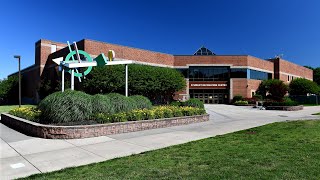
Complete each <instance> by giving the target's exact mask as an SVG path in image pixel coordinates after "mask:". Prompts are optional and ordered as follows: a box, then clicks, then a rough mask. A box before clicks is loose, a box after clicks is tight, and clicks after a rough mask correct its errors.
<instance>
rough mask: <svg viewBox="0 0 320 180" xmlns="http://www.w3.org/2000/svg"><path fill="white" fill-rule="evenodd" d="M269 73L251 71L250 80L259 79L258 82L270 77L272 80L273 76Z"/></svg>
mask: <svg viewBox="0 0 320 180" xmlns="http://www.w3.org/2000/svg"><path fill="white" fill-rule="evenodd" d="M270 74H271V73H267V72H261V71H256V70H252V69H250V79H257V80H266V79H269V78H270V77H271V78H272V74H271V75H270Z"/></svg>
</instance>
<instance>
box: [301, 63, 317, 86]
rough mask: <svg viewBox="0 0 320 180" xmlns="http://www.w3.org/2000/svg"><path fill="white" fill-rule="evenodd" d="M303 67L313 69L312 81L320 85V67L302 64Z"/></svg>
mask: <svg viewBox="0 0 320 180" xmlns="http://www.w3.org/2000/svg"><path fill="white" fill-rule="evenodd" d="M304 67H306V68H309V69H311V70H313V81H314V82H316V83H317V84H318V85H319V86H320V67H317V68H313V67H310V66H304Z"/></svg>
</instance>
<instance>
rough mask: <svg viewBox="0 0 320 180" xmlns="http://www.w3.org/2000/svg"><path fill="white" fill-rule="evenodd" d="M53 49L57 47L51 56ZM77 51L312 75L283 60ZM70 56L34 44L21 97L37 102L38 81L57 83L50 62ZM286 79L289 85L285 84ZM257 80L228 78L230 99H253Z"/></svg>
mask: <svg viewBox="0 0 320 180" xmlns="http://www.w3.org/2000/svg"><path fill="white" fill-rule="evenodd" d="M52 45H53V47H56V49H53V50H56V51H55V52H52V48H53V47H52ZM77 46H78V49H81V50H84V51H86V52H87V53H89V54H90V55H91V56H93V57H95V56H97V55H99V54H101V53H104V54H107V53H108V51H109V50H114V51H115V53H116V58H118V59H123V60H133V61H134V62H135V63H138V64H147V65H152V66H162V67H170V68H188V67H189V66H227V67H230V68H246V69H252V70H256V71H261V72H267V73H272V78H276V79H280V80H283V81H284V82H290V81H291V80H292V78H297V77H303V78H307V79H310V80H312V77H313V72H312V70H309V69H307V68H304V67H302V66H299V65H297V64H293V63H290V62H288V61H285V60H283V59H269V60H263V59H259V58H256V57H253V56H249V55H210V56H198V55H197V56H195V55H183V56H181V55H179V56H175V55H170V54H165V53H159V52H153V51H149V50H143V49H137V48H131V47H126V46H121V45H115V44H110V43H104V42H99V41H93V40H88V39H84V40H81V41H79V42H77ZM68 53H69V49H68V47H67V44H66V43H59V42H54V41H49V40H39V41H38V42H36V44H35V64H34V65H33V66H31V67H29V68H26V69H24V70H22V75H23V79H24V82H25V83H23V97H26V98H29V99H32V100H33V101H37V100H38V99H39V97H38V95H37V94H38V93H37V91H38V89H39V87H40V81H41V79H44V78H47V79H54V78H56V79H58V69H57V65H56V64H55V63H53V61H52V59H53V58H57V57H61V56H63V57H65V56H66V55H67V54H68ZM288 77H289V81H288ZM260 82H261V81H260V80H252V79H247V78H231V79H230V81H229V82H228V89H229V99H232V97H233V96H235V95H242V96H244V97H252V93H254V92H255V91H256V89H257V88H258V86H259V84H260ZM186 83H187V88H186V89H185V90H183V91H181V92H177V93H176V96H175V98H177V99H182V100H185V99H186V97H187V98H188V94H189V89H190V87H189V80H188V79H186ZM213 88H214V87H213Z"/></svg>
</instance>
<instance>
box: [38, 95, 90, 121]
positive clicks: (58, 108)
mask: <svg viewBox="0 0 320 180" xmlns="http://www.w3.org/2000/svg"><path fill="white" fill-rule="evenodd" d="M91 100H92V97H91V96H90V95H88V94H86V93H83V92H80V91H71V90H66V91H65V92H56V93H53V94H50V95H49V96H47V97H46V98H45V99H43V100H42V101H41V102H40V104H39V109H40V111H41V118H40V122H41V123H46V124H51V123H54V124H55V123H67V122H79V121H87V120H89V119H90V116H91V114H92V103H91Z"/></svg>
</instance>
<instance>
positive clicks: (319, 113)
mask: <svg viewBox="0 0 320 180" xmlns="http://www.w3.org/2000/svg"><path fill="white" fill-rule="evenodd" d="M312 115H320V112H318V113H314V114H312Z"/></svg>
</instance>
